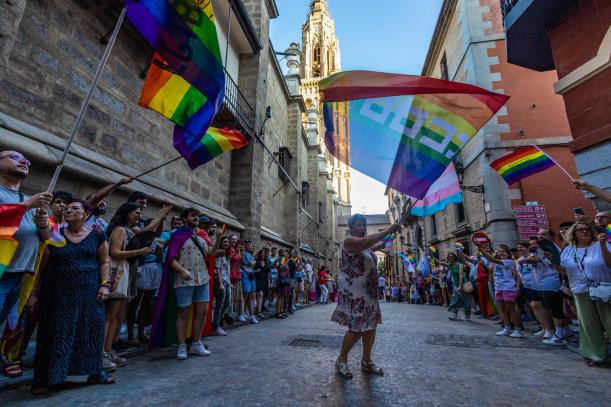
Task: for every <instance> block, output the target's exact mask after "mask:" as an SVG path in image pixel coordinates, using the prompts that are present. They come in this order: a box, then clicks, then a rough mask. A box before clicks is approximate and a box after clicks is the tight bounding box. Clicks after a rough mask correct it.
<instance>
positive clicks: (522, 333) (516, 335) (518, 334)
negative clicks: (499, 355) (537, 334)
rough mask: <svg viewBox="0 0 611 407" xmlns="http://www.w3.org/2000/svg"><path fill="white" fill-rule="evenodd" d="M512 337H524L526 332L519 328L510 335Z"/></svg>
mask: <svg viewBox="0 0 611 407" xmlns="http://www.w3.org/2000/svg"><path fill="white" fill-rule="evenodd" d="M509 337H510V338H524V332H523V331H518V330H517V329H516V330H514V331H513V332H512V333H511V334H510V335H509Z"/></svg>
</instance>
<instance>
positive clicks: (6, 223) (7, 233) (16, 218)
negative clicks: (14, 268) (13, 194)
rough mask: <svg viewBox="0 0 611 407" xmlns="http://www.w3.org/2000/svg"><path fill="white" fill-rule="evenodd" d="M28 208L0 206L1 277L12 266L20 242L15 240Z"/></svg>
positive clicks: (10, 205)
mask: <svg viewBox="0 0 611 407" xmlns="http://www.w3.org/2000/svg"><path fill="white" fill-rule="evenodd" d="M27 209H28V208H27V206H25V205H18V204H2V205H0V277H2V274H4V270H6V268H7V267H8V266H9V264H11V260H12V259H13V255H14V254H15V251H16V250H17V246H18V245H19V242H18V241H17V240H16V239H15V238H13V235H14V234H15V232H17V229H18V228H19V224H20V223H21V218H23V215H24V214H25V212H26V211H27Z"/></svg>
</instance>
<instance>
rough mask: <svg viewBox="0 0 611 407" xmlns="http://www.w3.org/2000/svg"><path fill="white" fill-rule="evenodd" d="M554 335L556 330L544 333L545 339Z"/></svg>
mask: <svg viewBox="0 0 611 407" xmlns="http://www.w3.org/2000/svg"><path fill="white" fill-rule="evenodd" d="M552 336H554V332H552V331H545V334H544V335H543V339H549V338H551V337H552Z"/></svg>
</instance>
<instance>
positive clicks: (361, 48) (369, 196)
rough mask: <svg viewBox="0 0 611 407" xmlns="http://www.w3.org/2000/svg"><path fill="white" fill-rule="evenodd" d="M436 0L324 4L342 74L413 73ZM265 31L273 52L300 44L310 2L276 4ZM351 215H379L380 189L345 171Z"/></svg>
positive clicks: (381, 210)
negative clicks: (275, 15)
mask: <svg viewBox="0 0 611 407" xmlns="http://www.w3.org/2000/svg"><path fill="white" fill-rule="evenodd" d="M441 2H442V0H378V1H373V2H372V1H371V0H329V1H328V3H329V9H330V12H331V16H332V17H333V19H334V20H335V31H336V34H337V37H338V39H339V44H340V50H341V63H342V69H343V70H354V69H366V70H372V71H380V72H393V73H403V74H413V75H419V74H420V72H421V69H422V64H423V62H424V58H425V57H426V52H427V50H428V46H429V42H430V40H431V36H432V34H433V30H434V28H435V21H436V19H437V15H438V13H439V9H440V7H441ZM276 4H277V5H278V10H279V11H280V17H278V18H277V19H275V20H272V23H271V28H270V33H271V40H272V43H273V45H274V48H275V49H276V51H283V50H285V49H286V48H287V47H288V46H289V44H290V43H291V42H298V43H300V44H301V26H302V24H303V23H304V22H305V20H306V16H307V12H308V9H309V4H310V0H276ZM350 173H351V180H352V213H357V212H359V213H368V214H372V213H384V212H386V210H387V209H388V204H387V200H386V197H385V196H384V190H385V187H384V185H383V184H381V183H379V182H378V181H375V180H373V179H372V178H369V177H367V176H365V175H363V174H361V173H359V172H358V171H355V170H351V172H350Z"/></svg>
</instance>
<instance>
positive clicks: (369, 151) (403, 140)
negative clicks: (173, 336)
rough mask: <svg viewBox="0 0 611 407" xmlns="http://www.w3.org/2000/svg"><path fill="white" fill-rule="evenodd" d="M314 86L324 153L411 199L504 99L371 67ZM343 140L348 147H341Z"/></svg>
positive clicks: (421, 195)
mask: <svg viewBox="0 0 611 407" xmlns="http://www.w3.org/2000/svg"><path fill="white" fill-rule="evenodd" d="M319 89H320V92H321V94H322V101H323V103H324V105H323V114H324V119H325V127H326V133H325V144H326V146H327V149H328V150H329V152H330V153H331V154H332V155H334V156H335V157H337V158H338V159H339V160H341V161H343V162H345V163H346V164H348V165H350V166H351V167H353V168H355V169H356V170H359V171H361V172H362V173H364V174H365V175H368V176H370V177H372V178H374V179H376V180H378V181H380V182H382V183H384V184H385V185H387V186H388V187H390V188H393V189H396V190H397V191H399V192H402V193H404V194H406V195H409V196H411V197H414V198H416V199H423V198H425V197H426V195H427V192H428V191H429V189H430V188H431V186H432V185H433V183H434V182H435V181H436V180H437V179H438V178H439V177H440V176H441V175H442V174H443V172H444V171H445V169H446V168H447V167H448V165H449V164H450V162H451V161H452V159H453V158H454V156H455V155H456V154H457V153H458V152H459V151H460V149H461V148H462V147H463V146H464V145H465V144H466V143H467V142H468V141H469V140H470V139H471V138H472V137H473V136H475V134H476V133H477V131H478V130H479V129H480V128H481V127H482V126H483V125H484V124H485V123H486V122H487V121H488V120H489V119H490V118H491V117H492V116H493V115H494V114H495V113H496V112H497V111H498V110H499V109H500V108H501V107H502V106H503V104H504V103H505V102H506V101H507V99H508V98H509V97H508V96H506V95H502V94H498V93H494V92H490V91H487V90H485V89H482V88H479V87H477V86H473V85H469V84H464V83H457V82H449V81H445V80H441V79H435V78H428V77H420V76H413V75H398V74H389V73H380V72H370V71H346V72H340V73H337V74H334V75H331V76H330V77H328V78H326V79H323V80H322V81H320V83H319ZM346 137H349V138H350V144H349V147H347V148H345V146H344V145H342V144H340V141H341V140H343V139H345V138H346Z"/></svg>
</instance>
